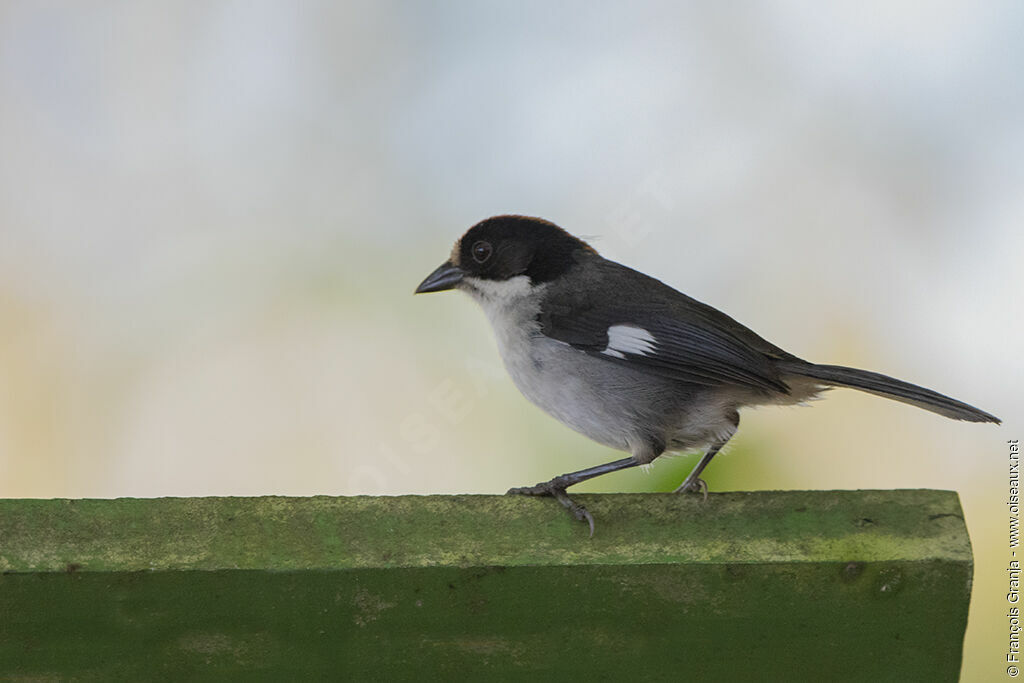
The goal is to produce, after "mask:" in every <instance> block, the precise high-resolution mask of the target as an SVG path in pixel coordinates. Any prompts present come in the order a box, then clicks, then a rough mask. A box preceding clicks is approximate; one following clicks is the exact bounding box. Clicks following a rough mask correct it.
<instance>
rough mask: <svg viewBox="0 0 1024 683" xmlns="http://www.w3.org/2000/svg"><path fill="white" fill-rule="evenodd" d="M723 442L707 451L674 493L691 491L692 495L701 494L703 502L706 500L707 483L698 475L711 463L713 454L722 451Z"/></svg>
mask: <svg viewBox="0 0 1024 683" xmlns="http://www.w3.org/2000/svg"><path fill="white" fill-rule="evenodd" d="M724 445H725V442H724V441H723V442H721V443H717V444H715V445H713V446H711V448H709V449H708V450H707V453H705V454H704V455H703V456H702V457H701V459H700V462H698V463H697V466H696V467H694V468H693V469H692V470H691V471H690V474H689V475H688V476H687V477H686V479H684V480H683V483H682V484H680V485H679V488H677V489H676V490H675V492H676V493H685V492H687V491H693V492H694V493H703V494H704V501H705V502H707V499H708V483H707V482H706V481H704V480H703V479H701V478H700V473H701V472H703V471H704V468H705V467H707V466H708V463H709V462H711V458H713V457H715V454H716V453H718V451H720V450H721V449H722V446H724Z"/></svg>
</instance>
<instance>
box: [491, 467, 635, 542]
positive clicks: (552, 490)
mask: <svg viewBox="0 0 1024 683" xmlns="http://www.w3.org/2000/svg"><path fill="white" fill-rule="evenodd" d="M639 464H640V463H639V462H638V461H637V460H636V459H635V458H623V459H622V460H615V461H614V462H607V463H605V464H603V465H598V466H596V467H588V468H587V469H585V470H579V471H578V472H569V473H568V474H562V475H559V476H557V477H555V478H554V479H551V480H550V481H545V482H541V483H540V484H534V485H533V486H520V487H518V488H512V489H509V490H508V493H509V494H516V495H520V496H553V497H554V498H555V500H557V501H558V502H559V503H561V504H562V505H563V506H565V508H566V509H567V510H569V512H571V513H572V515H573V516H574V517H575V518H576V519H578V520H580V521H581V522H586V523H587V524H589V525H590V535H591V536H593V535H594V518H593V517H592V516H591V514H590V512H588V511H587V509H586V508H585V507H583V506H582V505H580V504H579V503H576V502H574V501H573V499H572V498H570V497H569V494H567V493H566V492H565V489H567V488H568V487H570V486H573V485H574V484H579V483H580V482H581V481H586V480H587V479H593V478H594V477H598V476H600V475H602V474H608V473H609V472H618V471H619V470H624V469H626V468H627V467H636V466H637V465H639Z"/></svg>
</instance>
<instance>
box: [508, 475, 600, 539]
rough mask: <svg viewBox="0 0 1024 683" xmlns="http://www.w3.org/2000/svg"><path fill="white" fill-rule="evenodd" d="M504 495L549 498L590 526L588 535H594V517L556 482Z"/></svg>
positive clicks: (515, 490) (524, 488)
mask: <svg viewBox="0 0 1024 683" xmlns="http://www.w3.org/2000/svg"><path fill="white" fill-rule="evenodd" d="M506 495H518V496H551V497H553V498H554V499H555V500H557V501H558V502H559V503H561V504H562V506H563V507H564V508H565V509H566V510H568V511H569V513H570V514H572V516H573V517H575V518H576V519H578V520H579V521H581V522H586V523H587V525H589V526H590V535H591V536H593V535H594V517H593V516H592V515H591V514H590V511H589V510H587V508H585V507H583V506H582V505H580V504H579V503H577V502H576V501H574V500H573V499H572V498H570V497H569V494H568V493H566V492H565V488H564V487H562V486H559V485H558V484H557V483H556V481H546V482H544V483H542V484H536V485H534V486H520V487H518V488H513V489H509V490H508V492H507V493H506Z"/></svg>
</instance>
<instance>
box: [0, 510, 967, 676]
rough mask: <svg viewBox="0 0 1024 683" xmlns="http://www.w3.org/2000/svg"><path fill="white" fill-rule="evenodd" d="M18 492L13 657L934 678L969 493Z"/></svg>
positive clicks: (944, 671) (8, 650) (405, 669)
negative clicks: (566, 497)
mask: <svg viewBox="0 0 1024 683" xmlns="http://www.w3.org/2000/svg"><path fill="white" fill-rule="evenodd" d="M578 498H579V501H580V502H582V503H584V504H585V505H586V506H587V507H588V508H589V509H590V510H591V512H592V513H593V514H594V517H595V519H596V520H597V534H596V535H595V536H594V538H588V537H587V528H586V526H585V525H583V524H581V523H579V522H576V521H574V520H572V519H570V518H569V516H568V515H567V514H566V513H565V511H564V510H563V509H562V508H561V507H560V506H559V505H558V504H557V503H555V502H554V501H551V500H544V499H527V498H519V497H505V496H400V497H351V498H333V497H314V498H278V497H265V498H161V499H117V500H0V572H2V574H0V678H15V679H18V678H25V679H33V680H34V679H38V680H51V679H52V680H67V679H70V678H77V679H81V680H114V679H123V680H129V679H131V680H143V679H150V678H165V679H171V680H181V679H190V680H195V679H204V678H209V679H216V680H223V679H225V678H238V679H242V680H261V679H265V680H287V679H289V678H290V679H295V680H298V678H296V677H301V678H303V679H308V678H310V677H319V678H328V679H334V680H378V679H379V680H430V679H436V678H466V677H489V678H497V679H499V680H506V679H507V680H517V679H534V680H537V679H538V678H539V679H548V678H554V677H555V676H564V677H569V676H572V677H575V679H576V680H581V681H583V680H620V679H630V680H740V679H746V680H804V679H807V680H837V681H838V680H871V681H878V680H928V681H943V680H947V681H955V680H957V678H958V675H959V670H960V659H961V650H962V643H963V634H964V628H965V626H966V622H967V606H968V601H969V597H970V585H971V573H972V559H971V549H970V542H969V540H968V537H967V530H966V527H965V525H964V520H963V513H962V511H961V509H960V504H959V500H958V498H957V496H956V494H955V493H952V492H948V491H916V490H915V491H786V492H754V493H725V494H712V495H711V496H710V497H709V498H708V500H707V502H706V503H703V502H702V501H701V499H700V497H699V496H679V495H674V494H622V495H579V496H578Z"/></svg>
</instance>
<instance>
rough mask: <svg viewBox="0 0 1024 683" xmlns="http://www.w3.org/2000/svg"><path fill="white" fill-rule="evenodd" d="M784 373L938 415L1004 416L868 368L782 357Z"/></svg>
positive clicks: (975, 419)
mask: <svg viewBox="0 0 1024 683" xmlns="http://www.w3.org/2000/svg"><path fill="white" fill-rule="evenodd" d="M777 367H778V368H779V370H781V371H782V372H783V373H784V374H790V375H798V376H800V377H810V378H811V379H816V380H821V382H822V383H823V384H828V385H833V386H839V387H850V388H852V389H860V390H861V391H866V392H868V393H869V394H877V395H879V396H884V397H885V398H891V399H894V400H896V401H902V402H903V403H909V404H910V405H912V406H917V407H918V408H924V409H925V410H930V411H932V412H933V413H938V414H939V415H945V416H946V417H951V418H953V419H954V420H967V421H968V422H995V423H996V424H999V423H1000V422H1001V420H1000V419H999V418H998V417H996V416H995V415H990V414H989V413H986V412H985V411H984V410H978V409H977V408H975V407H974V406H971V405H967V404H966V403H964V402H963V401H958V400H956V399H955V398H950V397H949V396H943V395H942V394H940V393H939V392H937V391H932V390H931V389H925V388H924V387H919V386H917V385H916V384H911V383H910V382H904V381H903V380H901V379H896V378H895V377H888V376H886V375H882V374H879V373H877V372H871V371H869V370H858V369H856V368H846V367H843V366H841V365H815V364H814V363H807V362H805V361H790V360H784V361H780V362H779V364H778V366H777Z"/></svg>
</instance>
